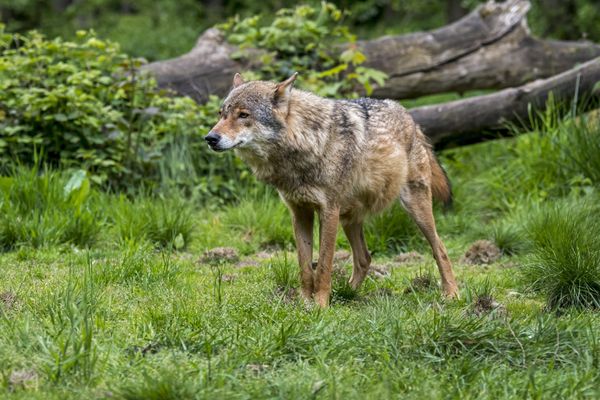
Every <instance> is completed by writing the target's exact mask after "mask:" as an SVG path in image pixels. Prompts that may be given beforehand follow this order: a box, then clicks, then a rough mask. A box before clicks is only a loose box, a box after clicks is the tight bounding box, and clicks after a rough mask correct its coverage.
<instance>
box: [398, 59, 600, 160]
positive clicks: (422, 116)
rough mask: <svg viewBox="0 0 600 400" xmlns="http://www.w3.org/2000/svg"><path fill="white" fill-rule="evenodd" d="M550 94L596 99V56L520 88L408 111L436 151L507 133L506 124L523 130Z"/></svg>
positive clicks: (599, 82)
mask: <svg viewBox="0 0 600 400" xmlns="http://www.w3.org/2000/svg"><path fill="white" fill-rule="evenodd" d="M550 93H552V94H553V96H554V100H555V101H557V102H558V103H561V102H571V101H573V99H574V98H578V99H584V98H588V99H589V98H590V97H592V96H593V97H600V57H598V58H595V59H593V60H591V61H588V62H586V63H584V64H582V65H580V66H578V67H575V68H573V69H571V70H569V71H566V72H563V73H561V74H559V75H556V76H553V77H551V78H548V79H543V80H537V81H534V82H531V83H528V84H526V85H524V86H520V87H516V88H510V89H504V90H501V91H499V92H496V93H492V94H488V95H484V96H477V97H471V98H467V99H464V100H457V101H452V102H448V103H443V104H436V105H430V106H424V107H417V108H413V109H411V110H409V112H410V114H411V115H412V117H413V118H414V119H415V121H416V122H417V123H418V124H419V125H420V126H421V129H422V130H423V132H424V133H425V134H426V135H427V136H428V137H429V138H430V140H431V142H432V143H433V144H434V145H435V146H436V148H443V147H449V146H452V145H465V144H469V143H475V142H481V141H482V140H485V139H487V138H496V137H498V136H501V135H506V134H510V133H511V132H510V130H509V129H508V124H510V123H512V124H516V125H517V126H523V127H527V126H528V125H529V122H530V118H529V113H530V111H531V110H532V107H533V110H539V109H543V108H544V107H545V105H546V101H547V100H548V97H549V95H550ZM590 104H592V105H593V104H594V103H593V102H590Z"/></svg>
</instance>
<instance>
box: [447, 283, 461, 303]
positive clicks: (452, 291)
mask: <svg viewBox="0 0 600 400" xmlns="http://www.w3.org/2000/svg"><path fill="white" fill-rule="evenodd" d="M443 293H444V297H445V298H447V299H453V300H456V299H458V298H459V297H460V294H459V292H458V286H456V284H454V285H444V286H443Z"/></svg>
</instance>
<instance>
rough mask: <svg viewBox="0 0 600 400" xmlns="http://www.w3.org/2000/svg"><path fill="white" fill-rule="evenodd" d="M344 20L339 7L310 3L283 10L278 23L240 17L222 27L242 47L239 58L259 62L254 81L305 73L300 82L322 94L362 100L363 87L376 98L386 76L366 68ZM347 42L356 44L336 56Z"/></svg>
mask: <svg viewBox="0 0 600 400" xmlns="http://www.w3.org/2000/svg"><path fill="white" fill-rule="evenodd" d="M344 16H345V13H344V12H342V11H340V10H339V9H338V8H337V7H336V6H335V5H334V4H332V3H326V2H323V3H322V4H321V8H320V9H318V8H315V7H311V6H308V5H302V6H298V7H296V8H294V9H289V8H284V9H281V10H279V11H277V13H276V14H275V18H274V19H273V20H272V21H267V20H266V19H265V18H264V17H261V16H254V17H249V18H245V19H242V20H240V19H239V17H235V18H233V19H230V20H229V21H228V22H227V23H224V24H221V25H219V26H218V27H219V28H220V29H222V30H223V31H225V33H226V35H227V39H228V41H229V42H231V43H234V44H237V45H239V46H240V48H241V51H240V52H238V53H237V54H234V56H235V57H238V58H251V59H253V58H257V57H258V58H259V61H260V62H261V67H260V70H259V71H258V76H256V73H254V74H249V76H250V75H253V76H252V77H253V78H262V79H271V80H282V79H284V78H287V77H288V76H290V75H291V74H293V73H294V72H299V73H300V74H301V76H302V79H301V80H299V83H298V84H299V85H300V86H301V87H303V88H305V89H308V90H311V91H313V92H316V93H318V94H320V95H322V96H333V97H344V96H357V91H358V90H359V89H364V91H366V93H367V94H370V93H371V92H372V90H373V85H374V84H377V85H383V82H384V80H385V78H386V75H385V73H383V72H381V71H378V70H375V69H372V68H367V67H364V66H362V65H361V64H363V63H364V62H365V61H366V57H365V55H364V54H363V53H362V52H361V51H360V50H359V49H358V47H357V46H356V45H355V42H356V36H354V35H352V34H351V33H350V31H349V29H348V27H347V26H345V25H342V24H341V22H342V20H343V17H344ZM342 43H350V45H349V46H347V48H346V50H344V51H343V52H342V53H341V54H339V55H333V54H332V51H331V50H332V48H334V47H335V46H336V45H340V44H342ZM247 48H259V49H261V50H263V51H264V52H261V53H259V54H256V53H255V52H247V51H245V49H247Z"/></svg>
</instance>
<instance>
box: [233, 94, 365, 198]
mask: <svg viewBox="0 0 600 400" xmlns="http://www.w3.org/2000/svg"><path fill="white" fill-rule="evenodd" d="M352 107H353V105H352V104H349V103H348V102H344V101H336V100H331V99H325V98H322V97H319V96H317V95H314V94H312V93H309V92H304V91H301V90H292V92H291V93H290V98H289V100H288V108H287V109H285V110H276V113H278V115H277V117H278V118H279V119H280V120H283V121H285V124H283V125H284V129H283V130H282V131H281V133H280V135H279V136H278V137H277V138H276V139H275V140H273V141H270V142H268V143H260V144H257V145H255V146H252V147H251V148H243V149H239V151H238V154H239V155H240V157H241V158H242V159H243V160H244V161H245V162H246V163H248V164H249V165H250V167H251V168H252V170H253V172H254V173H255V175H256V176H257V178H258V179H260V180H262V181H265V182H267V183H269V184H272V185H274V186H275V187H276V188H277V189H279V191H280V192H281V193H282V194H283V195H284V197H290V198H303V197H309V198H307V199H306V200H307V201H313V200H314V201H316V200H317V199H316V198H315V197H320V196H321V194H318V189H317V188H316V185H322V184H325V185H327V186H328V187H335V186H341V185H343V184H344V182H345V181H346V180H347V179H345V177H348V176H349V175H350V174H351V170H352V169H353V168H354V167H355V165H356V163H355V159H356V158H357V157H360V153H361V152H360V151H358V149H359V148H360V147H361V146H362V144H363V143H364V138H365V133H364V132H365V130H366V121H365V120H364V119H363V118H362V117H360V116H359V114H357V113H353V112H351V108H352ZM326 159H329V160H332V161H334V160H335V161H334V162H333V164H331V165H330V166H329V167H328V168H325V166H324V165H323V161H324V160H326ZM338 164H339V165H338Z"/></svg>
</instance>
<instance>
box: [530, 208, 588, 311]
mask: <svg viewBox="0 0 600 400" xmlns="http://www.w3.org/2000/svg"><path fill="white" fill-rule="evenodd" d="M599 217H600V212H599V209H598V207H597V206H591V205H590V204H587V203H582V202H581V203H579V204H569V203H560V204H557V205H554V206H552V207H548V208H544V209H541V210H540V211H539V212H538V215H536V216H535V217H534V218H533V220H532V221H531V222H530V225H529V235H530V237H531V242H532V246H533V253H532V255H531V256H530V257H529V261H528V262H527V264H526V265H525V267H524V268H523V274H524V277H525V279H526V281H527V282H528V283H529V284H530V285H531V287H532V288H533V289H534V290H536V291H539V292H541V293H543V294H544V295H545V296H546V298H547V303H548V307H549V308H550V309H563V308H567V307H575V308H598V307H600V221H599V219H598V218H599Z"/></svg>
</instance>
